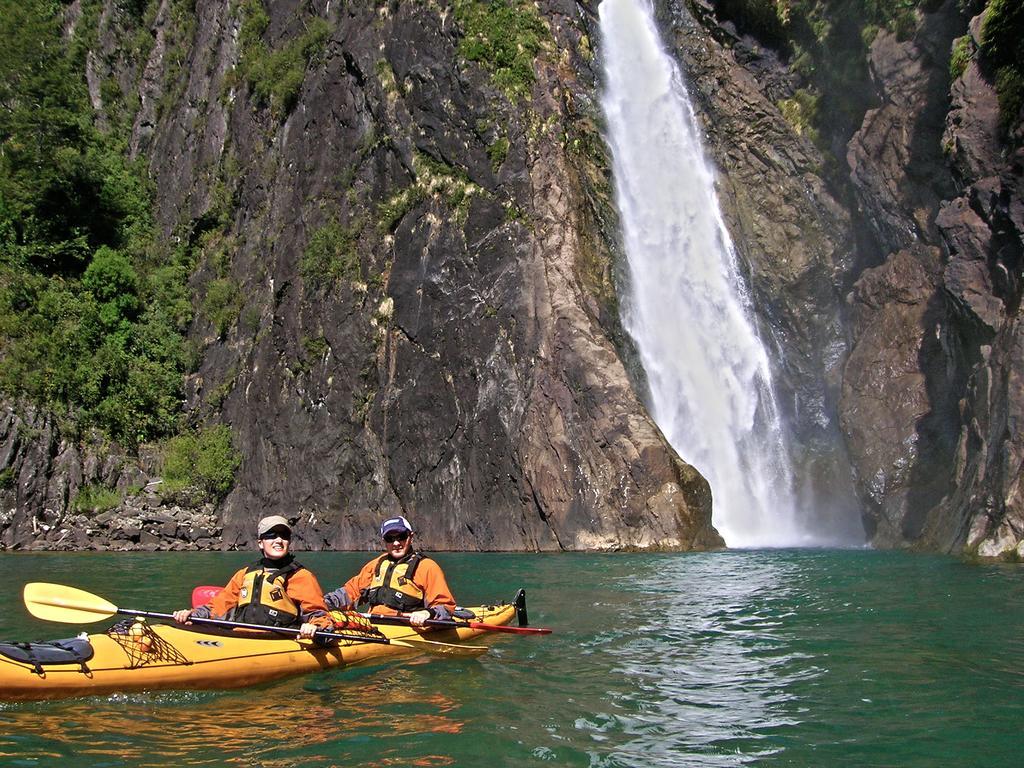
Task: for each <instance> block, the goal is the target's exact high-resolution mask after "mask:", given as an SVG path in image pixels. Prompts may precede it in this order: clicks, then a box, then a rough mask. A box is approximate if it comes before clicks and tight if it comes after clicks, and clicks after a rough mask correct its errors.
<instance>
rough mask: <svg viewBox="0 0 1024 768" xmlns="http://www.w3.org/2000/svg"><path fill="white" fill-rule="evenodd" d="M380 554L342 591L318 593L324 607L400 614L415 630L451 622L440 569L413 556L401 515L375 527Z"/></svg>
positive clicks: (409, 533)
mask: <svg viewBox="0 0 1024 768" xmlns="http://www.w3.org/2000/svg"><path fill="white" fill-rule="evenodd" d="M380 536H381V538H382V539H383V540H384V554H382V555H380V556H379V557H375V558H374V559H373V560H371V561H370V562H368V563H367V564H366V565H364V566H363V568H362V570H361V571H359V573H358V574H356V575H355V576H353V577H352V578H351V579H349V580H348V581H347V582H345V585H344V586H342V587H338V588H337V589H336V590H334V591H333V592H328V593H327V594H326V595H324V600H325V602H326V603H327V605H328V607H330V608H332V609H340V610H346V609H349V608H351V607H353V606H354V605H362V604H366V605H369V606H370V612H371V613H376V614H382V615H387V616H394V615H396V614H403V615H407V616H408V617H409V623H410V624H414V625H415V626H418V627H421V626H423V623H424V622H425V621H427V620H428V619H445V620H448V619H451V617H452V613H453V612H454V611H455V598H454V597H452V592H451V590H450V589H449V588H448V582H447V581H445V578H444V573H443V572H442V571H441V566H439V565H438V564H437V563H436V562H434V561H433V560H432V559H431V558H429V557H427V556H426V555H424V554H422V553H421V552H417V551H416V550H415V549H414V548H413V545H412V540H413V536H414V534H413V530H412V526H411V525H409V521H408V520H406V519H405V518H404V517H392V518H389V519H388V520H385V521H384V522H383V523H381V526H380Z"/></svg>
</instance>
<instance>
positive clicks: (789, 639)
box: [0, 551, 1024, 768]
mask: <svg viewBox="0 0 1024 768" xmlns="http://www.w3.org/2000/svg"><path fill="white" fill-rule="evenodd" d="M248 559H249V556H248V555H245V554H243V553H204V554H195V553H158V554H135V553H133V554H108V553H104V554H11V553H7V554H3V555H0V574H2V576H3V582H4V583H5V584H6V585H7V590H6V591H7V592H8V595H9V597H8V599H7V600H6V601H4V606H5V610H4V611H2V612H0V637H2V638H5V639H18V640H28V639H52V638H56V637H67V636H70V635H72V634H74V633H75V632H77V631H78V629H79V628H78V627H69V626H68V625H57V624H47V623H43V622H39V621H38V620H35V619H33V618H31V617H30V616H28V614H27V613H26V612H25V610H24V607H23V606H22V603H21V599H20V588H21V585H22V584H23V583H24V582H27V581H36V580H39V581H53V582H58V583H63V584H70V585H74V586H77V587H80V588H83V589H86V590H89V591H91V592H95V593H97V594H99V595H101V596H103V597H106V598H107V599H109V600H111V601H113V602H114V603H116V604H117V605H119V606H122V607H130V608H134V609H139V610H154V611H169V610H172V609H174V608H178V607H183V606H185V605H186V604H187V602H188V598H189V594H190V592H191V589H192V587H193V586H194V585H196V584H210V583H214V584H215V583H223V582H225V581H226V580H227V578H228V576H229V575H230V574H231V572H232V571H233V569H234V568H235V567H237V566H239V565H241V564H243V563H244V562H247V560H248ZM365 559H366V555H365V554H362V555H361V554H353V553H313V554H309V555H307V556H305V557H303V560H304V561H305V562H306V563H307V564H308V565H309V566H310V567H312V568H313V569H314V570H315V571H316V572H317V573H318V574H319V575H320V576H321V579H322V581H323V582H324V585H325V586H327V587H333V586H335V585H336V582H338V581H340V580H341V579H342V578H343V577H347V576H348V575H350V574H351V573H353V572H354V571H355V569H356V568H357V567H358V566H359V565H360V564H361V563H362V562H363V561H364V560H365ZM438 559H439V560H440V561H441V562H442V564H443V565H444V566H445V569H446V571H447V573H448V575H449V578H450V581H451V584H452V587H453V589H454V590H455V594H456V597H458V599H459V601H460V602H462V603H464V604H473V603H481V602H487V601H492V600H495V599H501V598H505V599H507V598H510V597H511V596H512V594H513V592H514V591H515V589H516V588H517V587H519V586H523V587H525V588H526V589H527V594H528V597H529V607H530V617H531V620H532V623H534V624H536V625H545V626H550V627H553V628H554V629H555V632H554V634H552V635H548V636H544V637H520V636H511V635H508V636H505V635H503V636H495V637H492V640H491V641H490V642H491V643H492V648H491V650H490V652H489V653H488V654H486V655H485V656H483V657H481V658H479V659H452V658H441V657H426V656H423V657H416V658H412V659H407V660H403V661H394V662H389V663H381V664H376V665H374V666H368V667H362V668H354V669H347V670H344V669H343V670H332V671H329V672H325V673H321V674H317V675H311V676H307V677H303V678H297V679H293V680H288V681H284V682H281V683H276V684H274V685H271V686H264V687H262V688H256V689H248V690H244V691H232V692H203V693H198V692H189V691H182V692H164V693H153V694H125V695H114V696H104V697H94V698H88V699H78V700H69V701H63V702H48V703H31V704H0V766H58V765H59V766H64V767H70V766H86V765H87V766H90V768H101V767H102V766H145V765H190V766H192V765H204V766H218V765H242V766H271V765H273V766H296V767H297V766H303V768H312V767H314V766H356V765H366V766H448V765H457V766H494V765H496V766H525V765H542V764H545V763H550V764H555V765H566V766H735V765H758V766H975V765H977V766H1017V765H1021V764H1022V758H1021V746H1020V740H1021V730H1022V726H1024V567H1018V566H1009V565H970V564H965V563H961V562H959V561H957V560H955V559H951V558H942V557H932V556H920V555H908V554H902V553H879V552H871V551H746V552H725V553H715V554H693V555H463V554H442V555H439V556H438ZM108 623H109V622H108ZM106 625H107V623H100V624H97V625H93V626H92V627H90V629H93V630H94V631H97V630H100V629H102V628H104V627H105V626H106Z"/></svg>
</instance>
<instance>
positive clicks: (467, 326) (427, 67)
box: [0, 0, 1024, 557]
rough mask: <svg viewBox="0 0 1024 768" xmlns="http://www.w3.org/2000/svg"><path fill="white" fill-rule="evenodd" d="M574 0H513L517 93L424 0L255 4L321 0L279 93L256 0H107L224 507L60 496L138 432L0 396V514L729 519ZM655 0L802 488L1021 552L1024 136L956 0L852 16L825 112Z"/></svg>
mask: <svg viewBox="0 0 1024 768" xmlns="http://www.w3.org/2000/svg"><path fill="white" fill-rule="evenodd" d="M597 4H598V3H597V2H596V0H587V1H586V2H569V0H545V1H542V2H539V3H538V4H537V5H536V10H537V12H538V13H539V15H540V18H541V19H542V20H543V22H544V30H545V32H544V43H543V46H542V50H541V53H540V55H539V56H538V57H537V59H536V60H535V61H534V65H533V72H534V79H533V80H532V81H531V83H530V84H529V99H524V98H521V97H519V96H516V95H514V94H512V95H510V91H509V90H508V89H507V87H504V86H503V87H498V85H496V83H498V82H499V79H496V78H495V77H493V73H491V72H489V71H488V67H487V65H486V62H475V61H468V60H467V59H466V58H465V57H464V56H463V55H462V54H460V52H459V40H460V38H461V35H462V32H463V30H462V29H461V27H460V22H459V20H458V18H457V13H456V8H455V7H454V6H452V5H450V4H448V3H434V2H429V3H397V2H386V3H371V2H328V0H317V1H316V2H312V3H308V2H302V3H300V2H275V3H272V4H268V18H267V24H266V28H265V29H264V30H263V31H262V32H261V40H262V42H263V44H265V45H266V46H267V50H269V51H271V52H274V51H278V52H279V51H284V50H286V49H288V47H289V46H290V45H294V43H295V41H298V40H301V39H304V38H303V36H304V35H306V34H308V33H309V30H312V29H316V28H317V25H318V24H325V25H326V27H324V28H325V29H326V30H327V34H326V37H325V43H324V45H323V49H322V51H321V52H319V53H318V54H317V55H315V56H313V57H312V58H311V60H310V63H309V65H308V66H307V67H306V68H305V70H304V73H303V74H302V78H301V87H298V88H297V89H296V90H295V91H294V93H293V94H292V95H291V96H289V97H287V98H284V99H282V98H281V97H280V95H275V94H276V93H278V91H275V90H274V88H275V87H277V86H279V85H280V83H269V84H268V83H264V84H263V86H257V85H255V84H254V83H253V82H252V80H251V78H250V77H248V76H247V75H246V74H245V72H244V71H243V70H245V61H246V56H247V53H246V50H245V45H246V44H247V43H246V29H245V28H244V27H243V24H244V20H245V18H246V16H245V14H246V13H247V12H249V11H251V9H252V7H253V6H252V4H249V5H246V4H238V3H234V2H229V0H199V1H198V2H196V3H195V4H194V9H193V8H192V6H191V5H190V4H188V3H180V2H174V1H172V0H162V1H161V2H160V3H159V5H158V9H157V13H156V15H155V20H154V21H153V22H152V27H151V32H152V34H153V36H154V44H153V46H152V48H151V52H150V54H149V58H148V60H147V61H145V62H138V61H130V60H126V59H125V58H124V57H123V56H121V55H120V54H119V51H120V47H119V41H118V36H117V34H115V33H114V32H113V30H114V29H116V24H114V23H112V21H111V20H116V16H117V13H116V7H117V6H116V4H114V3H110V4H108V7H107V8H106V12H105V13H104V15H103V17H102V18H101V19H100V22H99V23H100V30H99V33H100V34H99V36H98V40H99V42H98V44H97V50H96V51H95V52H94V54H95V55H94V56H92V57H91V58H90V60H89V61H90V65H89V67H90V72H89V77H90V85H91V88H90V92H91V93H92V94H93V103H94V106H95V108H96V110H97V114H98V118H99V119H100V120H102V119H103V116H104V115H103V113H104V104H103V92H104V91H103V89H102V88H100V87H99V83H100V82H101V81H102V80H103V79H104V78H106V77H109V76H114V77H116V79H117V82H118V83H120V85H121V87H122V90H123V91H124V92H125V93H126V94H127V95H134V96H135V97H137V99H138V104H139V108H138V110H137V113H136V119H135V124H134V130H133V135H132V137H131V148H132V151H133V152H134V153H136V154H138V155H139V156H140V157H143V158H145V160H146V161H147V162H148V164H149V167H150V169H151V172H152V175H153V177H154V179H155V180H156V182H157V186H158V190H159V193H158V199H157V205H158V217H159V221H160V225H161V227H162V229H163V231H164V233H165V235H166V238H167V242H168V243H169V244H171V245H173V246H174V247H177V248H183V249H187V250H188V251H189V252H191V253H193V254H195V256H196V263H197V267H196V270H195V272H194V274H193V276H192V286H193V288H194V292H195V296H196V305H197V307H198V308H199V309H200V312H199V314H198V317H197V320H196V322H195V323H194V325H193V328H192V331H191V335H192V339H193V341H194V343H195V344H196V347H197V349H198V350H199V353H198V355H197V359H198V361H199V362H198V366H197V371H196V373H195V374H194V375H193V376H192V377H190V379H189V381H188V383H187V401H186V410H187V412H188V415H189V417H190V419H191V420H193V421H194V422H201V423H210V422H224V423H227V424H230V425H231V426H232V428H233V430H234V431H235V434H236V437H237V445H238V447H239V448H240V450H241V451H242V454H243V462H242V465H241V469H240V472H239V476H238V478H237V483H236V486H235V488H234V490H233V491H232V493H231V494H230V495H229V496H228V498H227V500H226V501H225V503H224V504H223V505H222V507H221V508H219V509H217V510H212V509H207V510H199V511H195V510H192V511H185V510H182V509H175V508H172V507H171V506H170V501H166V503H162V502H163V501H165V500H162V499H161V498H160V497H159V493H158V486H157V485H155V484H151V485H149V486H147V487H146V488H147V489H146V490H144V491H143V492H139V493H136V494H135V495H134V496H132V497H131V499H130V500H129V502H128V503H127V504H126V505H125V506H124V507H123V508H122V509H121V510H120V511H119V512H118V513H116V514H112V515H111V514H108V515H105V516H99V517H97V516H94V515H88V514H84V513H81V512H75V511H73V509H72V506H71V505H72V502H73V500H74V497H75V496H76V495H77V493H78V491H79V490H80V489H81V488H82V487H83V486H85V485H88V484H91V483H102V484H104V485H106V486H111V487H113V486H117V487H119V488H123V489H125V488H137V487H141V486H143V485H145V483H146V482H147V481H148V480H150V479H152V478H153V477H155V474H156V472H157V469H158V462H157V460H156V458H155V457H152V456H149V455H148V454H146V453H145V452H144V453H143V456H142V458H139V459H136V458H134V457H126V456H123V455H122V454H121V453H120V452H119V451H118V450H117V448H116V446H104V445H90V444H81V443H80V442H78V441H72V440H69V439H66V438H63V437H62V435H61V429H60V426H59V424H58V422H57V420H56V419H55V417H53V416H51V415H47V414H41V413H38V412H36V411H34V410H32V409H31V408H29V407H27V406H21V405H18V406H15V405H14V404H6V405H5V410H4V416H3V419H2V420H0V441H2V442H0V451H2V452H0V469H2V472H3V474H2V475H0V480H2V481H3V482H2V483H0V502H2V505H3V512H2V516H0V537H2V542H3V545H4V546H42V547H76V546H78V547H81V546H90V545H92V546H95V545H96V542H97V540H103V541H105V542H109V543H112V544H113V545H115V546H145V547H150V548H155V547H162V546H168V545H169V543H170V542H171V541H172V540H178V541H179V542H184V543H182V544H180V545H181V546H209V545H211V544H212V543H214V542H216V543H218V544H219V545H221V546H225V547H233V546H248V545H249V542H248V539H249V538H250V536H251V523H252V520H253V518H254V517H256V516H257V515H259V514H263V513H265V512H280V513H283V514H286V515H289V516H290V517H292V518H293V519H295V520H296V521H297V527H298V530H299V532H300V535H301V536H302V538H303V542H302V545H303V546H305V547H313V548H318V547H337V548H363V547H369V546H372V545H373V543H374V535H373V532H374V526H375V522H376V521H377V520H378V519H379V518H380V517H382V516H384V515H388V514H392V513H399V512H400V513H403V514H406V515H408V516H409V517H410V518H412V519H413V522H414V523H415V524H416V525H417V527H418V528H419V529H420V533H421V539H422V541H423V542H424V543H425V545H426V546H427V547H429V548H434V549H447V548H461V549H470V550H473V549H537V550H555V549H591V548H593V549H622V548H650V549H660V548H668V549H692V548H706V547H715V546H719V545H721V540H720V538H719V537H718V535H717V534H716V533H715V531H714V529H713V528H712V527H711V523H710V509H711V507H710V505H711V498H710V491H709V489H708V486H707V484H706V482H705V481H704V480H703V478H701V477H700V476H699V475H698V474H697V473H696V472H695V471H694V470H693V468H691V467H689V466H687V465H686V464H685V463H683V462H682V461H681V460H680V459H679V458H678V457H677V456H675V454H674V453H673V452H672V450H671V449H670V448H669V447H668V446H667V445H666V443H665V441H664V439H663V437H662V436H661V435H660V433H659V432H658V430H657V428H656V427H655V425H654V424H653V423H652V422H651V420H650V418H649V417H648V416H647V414H646V412H645V410H644V408H643V406H642V405H641V403H640V400H639V398H638V396H637V395H636V391H638V390H640V389H642V386H643V385H642V380H641V379H642V375H639V374H638V372H636V371H635V370H632V366H630V365H628V364H624V363H623V362H622V361H623V360H626V361H628V360H630V349H629V345H628V342H627V341H625V340H624V339H623V338H622V332H621V329H620V328H619V326H618V321H617V309H616V302H615V289H614V276H615V263H616V258H615V253H616V247H617V245H616V244H617V242H618V241H617V235H616V228H617V223H616V221H615V215H614V211H613V207H612V205H611V202H610V193H609V180H608V177H607V168H608V163H607V158H606V156H605V152H606V150H605V148H604V146H603V143H602V141H601V140H600V129H599V125H600V115H599V110H598V108H597V106H596V93H597V88H598V83H597V75H596V64H595V62H594V60H593V58H592V57H593V52H594V51H595V50H598V51H599V40H598V34H597V22H596V19H595V17H594V13H595V11H596V7H597ZM655 5H656V6H657V9H658V16H659V21H660V23H661V24H662V27H663V31H664V32H665V38H666V40H667V41H668V44H669V47H670V49H671V50H672V51H673V52H674V53H675V55H676V56H677V57H678V59H679V60H680V62H681V63H682V65H683V67H684V70H685V71H686V73H687V79H688V82H689V86H690V90H691V95H692V97H693V99H694V102H695V109H696V111H697V113H698V115H699V117H700V119H701V120H702V121H703V124H704V127H705V131H706V137H705V138H706V142H707V147H708V151H709V153H710V154H711V155H712V156H713V157H714V159H715V161H716V164H717V167H718V169H719V171H720V181H719V193H720V197H721V201H722V205H723V209H724V211H723V212H724V215H725V218H726V221H727V224H728V226H729V228H730V230H731V232H732V233H733V236H734V240H735V242H736V245H737V248H738V251H739V254H740V257H741V261H742V263H743V266H744V269H745V270H746V272H747V276H748V279H749V283H750V287H751V291H752V295H753V299H754V302H753V303H754V304H755V306H756V308H757V311H758V315H759V320H760V323H761V328H762V333H763V335H764V337H765V339H766V340H767V341H768V343H769V346H770V347H771V348H772V349H773V352H774V355H773V357H774V359H775V360H776V362H777V370H776V373H777V382H778V384H779V388H780V394H781V399H782V405H783V409H784V410H785V412H786V415H787V417H788V419H789V421H790V423H791V424H792V426H793V432H794V435H795V438H796V443H797V445H798V454H799V455H798V456H797V457H796V459H797V463H798V472H799V474H800V476H801V477H802V478H804V482H805V484H806V487H805V488H803V489H802V491H803V492H804V493H805V494H806V497H807V498H813V499H815V504H814V515H815V516H816V517H817V518H819V519H818V520H817V522H818V523H821V522H822V520H821V518H825V520H824V522H825V523H826V524H827V525H828V526H830V527H831V528H832V529H833V530H845V531H846V532H847V533H848V534H849V536H850V537H851V538H852V537H855V536H856V535H857V533H858V528H859V526H858V522H859V521H858V517H860V519H861V521H862V522H863V528H864V530H866V532H867V534H868V537H869V539H870V541H871V542H872V543H874V544H875V545H877V546H884V547H916V548H922V549H930V550H939V551H953V552H962V551H967V552H972V553H977V554H979V555H981V556H993V557H995V556H1015V557H1022V556H1024V544H1022V540H1024V508H1022V505H1024V502H1022V500H1021V498H1020V496H1021V494H1020V489H1019V487H1018V486H1019V483H1020V475H1021V461H1022V458H1024V437H1022V436H1021V435H1020V434H1019V433H1018V432H1017V429H1016V428H1017V426H1018V423H1019V422H1020V419H1019V418H1018V416H1019V411H1020V410H1021V407H1022V404H1024V390H1022V384H1021V381H1022V365H1024V344H1022V339H1021V333H1022V332H1021V330H1020V329H1019V319H1018V316H1019V309H1020V293H1021V266H1022V256H1024V206H1022V203H1021V176H1022V173H1024V154H1022V151H1021V150H1020V149H1016V150H1013V149H1011V147H1020V145H1021V143H1022V138H1024V137H1022V133H1021V124H1020V120H1019V119H1018V120H1017V121H1016V123H1015V124H1014V125H1011V126H1010V135H1009V136H1007V135H1006V133H1005V130H1004V129H1002V128H1001V127H1000V125H999V119H998V104H997V100H996V95H995V92H994V90H993V86H992V77H991V74H990V73H987V72H985V71H984V70H983V69H982V67H981V66H980V64H979V61H978V57H977V55H975V56H973V57H972V58H969V60H968V61H967V63H966V66H965V67H964V68H963V70H962V73H958V75H957V76H956V77H955V78H952V79H951V77H950V74H949V71H950V68H949V63H950V51H951V48H952V47H953V43H954V40H956V39H958V38H961V37H962V36H964V35H969V36H970V38H971V39H972V40H973V42H974V47H975V48H977V46H978V44H979V42H980V36H981V17H976V18H974V19H968V18H966V17H965V16H963V15H962V14H961V12H960V10H959V5H958V4H957V3H956V2H955V0H947V2H945V3H929V4H928V10H927V11H920V10H919V11H917V16H916V20H917V21H916V26H915V27H914V29H913V30H910V32H911V34H910V35H909V36H908V37H906V39H901V38H899V37H897V36H896V35H895V34H893V33H892V32H888V31H885V30H883V31H881V32H879V33H878V34H877V36H876V37H875V38H874V40H873V42H872V44H871V46H870V50H869V53H868V56H867V62H866V65H867V67H868V72H869V74H870V88H871V90H872V91H873V93H871V94H870V98H869V99H867V101H868V102H870V103H871V107H870V108H869V109H868V110H867V111H866V112H864V109H863V106H858V107H857V109H858V110H859V112H856V113H855V117H854V118H853V124H854V125H859V127H857V128H856V130H854V131H853V133H852V135H851V133H850V131H849V130H846V129H845V128H844V129H843V130H844V131H845V133H844V132H842V131H839V130H836V131H835V132H833V133H832V134H831V135H830V136H829V137H828V139H827V140H825V141H822V142H821V143H820V144H816V143H815V142H814V141H812V139H811V136H810V135H808V134H805V133H804V132H802V131H803V127H804V126H798V125H793V124H790V122H788V121H787V119H786V117H785V116H784V114H783V110H781V109H780V106H779V105H780V104H781V103H782V102H783V101H784V100H787V99H790V98H791V97H793V96H794V94H795V93H796V90H797V88H798V86H799V76H798V75H797V74H796V73H795V72H794V70H793V69H792V68H791V62H789V61H788V60H787V55H788V54H787V52H786V51H783V50H774V49H773V48H772V47H771V45H770V44H766V43H765V41H758V40H756V39H754V38H752V37H750V36H749V35H747V34H745V33H743V32H740V31H737V27H736V26H735V25H734V24H733V22H732V20H730V19H729V18H728V16H727V10H728V9H729V8H730V7H733V6H734V5H735V4H729V3H714V2H710V0H659V2H657V3H656V4H655ZM531 7H532V6H531ZM246 9H249V11H247V10H246ZM72 10H74V8H72ZM74 18H75V14H74V13H71V14H70V15H69V19H71V20H72V21H73V19H74ZM69 23H70V22H69ZM768 42H769V43H770V41H768ZM857 88H860V86H859V85H857ZM833 101H834V102H835V101H836V99H833ZM840 101H841V99H840ZM864 102H865V99H864V97H863V94H861V93H857V94H853V93H851V103H856V104H858V105H862V104H863V103H864ZM844 121H845V122H844V125H846V124H848V122H849V119H848V118H846V117H844ZM824 146H830V147H831V149H828V150H826V149H823V148H822V147H824ZM325 253H326V254H327V257H326V260H325V259H324V258H323V255H324V254H325ZM318 254H319V256H318ZM225 297H226V298H225ZM218 302H219V303H218ZM211 307H213V308H219V311H214V310H213V309H211ZM226 310H227V311H226ZM858 513H859V514H858ZM809 522H812V521H809ZM82 530H86V531H88V532H89V537H86V538H83V537H82V534H81V531H82ZM90 537H91V538H90Z"/></svg>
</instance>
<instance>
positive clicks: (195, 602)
mask: <svg viewBox="0 0 1024 768" xmlns="http://www.w3.org/2000/svg"><path fill="white" fill-rule="evenodd" d="M222 589H223V587H213V586H201V587H196V588H195V589H193V590H192V607H193V608H198V607H199V606H200V605H206V604H207V603H208V602H210V601H211V600H213V598H214V597H216V596H217V594H218V593H219V592H220V591H221V590H222ZM359 615H360V616H362V617H363V618H366V619H369V620H370V621H372V622H373V623H374V624H394V625H402V626H410V625H411V624H412V622H410V621H409V617H408V616H385V615H382V614H379V613H361V614H359ZM424 626H427V627H445V628H446V629H456V628H458V627H465V628H467V629H479V630H482V631H484V632H506V633H508V634H511V635H550V634H551V630H550V629H545V628H544V627H509V626H505V625H503V624H486V623H484V622H482V621H467V620H459V621H455V620H449V619H427V621H426V623H425V624H424Z"/></svg>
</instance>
